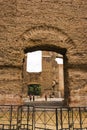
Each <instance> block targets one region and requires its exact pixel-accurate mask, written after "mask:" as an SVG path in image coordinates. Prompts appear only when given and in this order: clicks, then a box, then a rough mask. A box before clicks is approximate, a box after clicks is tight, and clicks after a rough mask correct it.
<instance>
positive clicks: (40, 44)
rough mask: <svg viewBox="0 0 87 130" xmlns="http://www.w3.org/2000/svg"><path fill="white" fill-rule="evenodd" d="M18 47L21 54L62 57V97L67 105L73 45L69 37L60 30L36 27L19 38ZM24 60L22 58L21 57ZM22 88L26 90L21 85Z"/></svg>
mask: <svg viewBox="0 0 87 130" xmlns="http://www.w3.org/2000/svg"><path fill="white" fill-rule="evenodd" d="M20 45H21V46H22V51H23V54H24V55H25V53H27V52H32V51H35V50H47V51H54V52H57V53H60V54H62V55H63V57H64V77H65V78H64V96H65V101H66V102H67V103H68V99H69V83H68V62H70V61H71V58H72V55H70V54H71V53H70V54H69V52H71V50H72V49H74V48H75V45H74V43H73V41H72V39H70V37H69V36H68V35H67V34H66V33H64V32H63V31H62V30H60V29H58V28H55V27H50V26H38V27H33V28H32V29H29V30H27V31H26V32H25V33H24V34H22V35H21V37H20ZM23 58H24V56H23ZM23 88H26V87H25V86H24V84H23Z"/></svg>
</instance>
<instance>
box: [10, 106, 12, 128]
mask: <svg viewBox="0 0 87 130" xmlns="http://www.w3.org/2000/svg"><path fill="white" fill-rule="evenodd" d="M11 125H12V105H11V107H10V130H11Z"/></svg>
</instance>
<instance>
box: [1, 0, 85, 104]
mask: <svg viewBox="0 0 87 130" xmlns="http://www.w3.org/2000/svg"><path fill="white" fill-rule="evenodd" d="M86 14H87V0H9V1H8V0H0V103H1V104H2V103H3V104H6V103H13V102H12V101H11V99H12V100H13V99H14V103H19V102H20V101H21V97H22V87H23V85H22V81H23V75H22V67H23V58H24V50H26V49H30V48H32V47H35V48H36V49H37V48H39V47H40V48H41V47H42V48H43V47H44V46H45V49H47V50H48V49H49V48H51V50H52V49H53V50H55V51H58V52H60V53H63V54H64V56H66V57H65V68H64V69H65V99H69V100H66V102H67V103H69V105H71V106H85V105H87V100H86V99H87V47H86V45H87V15H86ZM65 50H66V51H65ZM14 96H15V98H14ZM3 97H4V98H3ZM7 97H8V98H7ZM6 100H7V101H6Z"/></svg>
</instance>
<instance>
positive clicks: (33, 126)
mask: <svg viewBox="0 0 87 130" xmlns="http://www.w3.org/2000/svg"><path fill="white" fill-rule="evenodd" d="M32 130H35V108H34V107H33V111H32Z"/></svg>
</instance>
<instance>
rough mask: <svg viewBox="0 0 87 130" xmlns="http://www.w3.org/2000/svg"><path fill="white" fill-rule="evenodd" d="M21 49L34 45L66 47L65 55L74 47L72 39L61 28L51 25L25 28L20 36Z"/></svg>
mask: <svg viewBox="0 0 87 130" xmlns="http://www.w3.org/2000/svg"><path fill="white" fill-rule="evenodd" d="M20 40H21V42H22V47H23V49H25V48H30V47H35V46H40V45H41V46H49V45H50V46H54V47H59V48H65V49H67V55H68V53H69V51H70V50H71V49H74V48H75V44H74V42H73V40H72V39H71V38H70V37H69V36H68V35H67V34H66V33H65V32H63V31H62V30H61V29H59V28H55V27H52V26H37V27H33V28H31V29H29V30H26V31H25V32H24V33H23V34H22V35H21V36H20Z"/></svg>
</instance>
